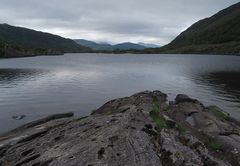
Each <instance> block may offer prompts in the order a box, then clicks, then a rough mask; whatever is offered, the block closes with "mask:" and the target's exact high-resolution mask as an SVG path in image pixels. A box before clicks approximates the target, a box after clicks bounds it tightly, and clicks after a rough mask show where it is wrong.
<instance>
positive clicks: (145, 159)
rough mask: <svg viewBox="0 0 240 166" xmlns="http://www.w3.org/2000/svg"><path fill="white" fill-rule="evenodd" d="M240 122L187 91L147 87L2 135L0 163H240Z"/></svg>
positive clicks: (35, 165)
mask: <svg viewBox="0 0 240 166" xmlns="http://www.w3.org/2000/svg"><path fill="white" fill-rule="evenodd" d="M239 131H240V127H239V123H238V122H236V121H235V120H234V119H232V118H231V117H230V116H229V115H228V114H227V113H224V112H223V111H222V110H220V109H219V108H217V107H215V106H212V107H205V106H204V105H203V104H202V103H200V102H199V101H197V100H194V99H191V98H189V97H188V96H186V95H178V96H177V97H176V101H175V102H171V105H168V104H167V95H166V94H164V93H162V92H160V91H153V92H151V91H145V92H141V93H138V94H135V95H133V96H130V97H125V98H120V99H116V100H112V101H109V102H108V103H106V104H104V105H103V106H102V107H100V108H99V109H97V110H96V111H94V112H93V113H92V114H91V115H90V116H88V117H82V118H75V117H73V116H72V114H71V113H66V114H60V115H53V116H50V117H47V118H44V119H41V120H38V121H35V122H32V123H29V124H26V125H24V126H22V127H19V128H17V129H15V130H13V131H10V132H8V133H5V134H2V135H0V166H5V165H6V166H12V165H13V166H14V165H15V166H25V165H26V166H40V165H44V166H47V165H49V166H50V165H56V166H66V165H67V166H76V165H84V166H85V165H86V166H97V165H104V166H105V165H111V166H112V165H113V166H114V165H116V166H117V165H118V166H125V165H130V166H134V165H136V166H148V165H149V166H152V165H160V166H161V165H163V166H169V165H176V166H178V165H189V166H190V165H196V166H201V165H202V166H215V165H233V166H237V165H240V157H239V156H240V155H239V152H240V134H239Z"/></svg>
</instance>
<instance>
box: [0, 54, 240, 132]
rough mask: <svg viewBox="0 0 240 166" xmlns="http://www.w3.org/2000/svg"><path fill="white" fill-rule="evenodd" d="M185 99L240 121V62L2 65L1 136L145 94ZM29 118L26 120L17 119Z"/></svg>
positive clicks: (102, 59)
mask: <svg viewBox="0 0 240 166" xmlns="http://www.w3.org/2000/svg"><path fill="white" fill-rule="evenodd" d="M156 89H157V90H161V91H162V92H164V93H166V94H168V96H169V100H173V99H174V97H175V96H176V94H179V93H184V94H188V95H190V96H191V97H194V98H197V99H199V100H201V101H202V102H203V103H205V104H207V105H213V104H214V105H217V106H219V107H221V108H223V109H224V110H225V111H227V112H229V113H230V114H231V115H232V116H234V117H235V118H237V119H239V120H240V57H236V56H217V55H216V56H209V55H110V54H109V55H104V54H67V55H64V56H52V57H51V56H42V57H31V58H19V59H1V60H0V132H3V131H6V130H9V129H12V128H14V127H16V126H19V125H21V124H23V123H26V122H29V121H32V120H35V119H38V118H41V117H44V116H47V115H49V114H54V113H61V112H70V111H73V112H75V114H77V115H80V116H81V115H88V114H89V113H90V112H91V111H92V110H94V109H96V108H97V107H99V106H101V105H102V104H104V103H105V102H106V101H108V100H110V99H113V98H118V97H124V96H128V95H131V94H133V93H135V92H139V91H143V90H156ZM15 115H26V117H25V118H24V119H22V120H14V119H13V118H12V116H15Z"/></svg>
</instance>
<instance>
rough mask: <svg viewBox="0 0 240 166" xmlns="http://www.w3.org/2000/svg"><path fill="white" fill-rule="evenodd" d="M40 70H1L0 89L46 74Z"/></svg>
mask: <svg viewBox="0 0 240 166" xmlns="http://www.w3.org/2000/svg"><path fill="white" fill-rule="evenodd" d="M46 73H47V71H45V70H40V69H0V87H11V86H13V85H14V86H16V85H18V84H21V83H24V82H25V81H27V80H34V79H36V78H37V77H39V76H42V75H44V74H46Z"/></svg>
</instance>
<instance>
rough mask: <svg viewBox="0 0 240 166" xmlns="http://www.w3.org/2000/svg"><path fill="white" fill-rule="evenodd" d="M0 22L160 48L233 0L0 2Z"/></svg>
mask: <svg viewBox="0 0 240 166" xmlns="http://www.w3.org/2000/svg"><path fill="white" fill-rule="evenodd" d="M0 1H1V5H0V21H1V22H5V23H9V24H13V25H19V26H24V27H28V28H34V29H37V30H42V31H48V32H50V33H56V34H59V35H63V36H65V37H69V38H86V39H90V40H96V41H110V42H115V43H117V42H123V41H131V42H153V43H157V44H161V45H162V44H166V43H167V42H169V41H171V40H172V39H173V38H174V37H175V36H176V35H177V34H179V33H180V32H181V31H182V30H184V29H185V28H187V27H188V26H190V25H191V24H192V23H194V22H195V21H197V20H199V19H202V18H205V17H208V16H210V15H212V14H214V13H216V12H217V11H219V10H221V9H223V8H225V7H227V6H229V5H231V4H234V3H236V2H238V1H237V0H227V1H226V0H204V1H193V0H168V1H165V0H121V1H119V0H101V1H100V0H68V1H64V0H41V1H39V0H0Z"/></svg>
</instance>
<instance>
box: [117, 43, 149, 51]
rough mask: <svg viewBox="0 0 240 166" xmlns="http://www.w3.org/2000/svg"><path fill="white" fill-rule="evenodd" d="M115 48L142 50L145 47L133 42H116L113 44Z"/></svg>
mask: <svg viewBox="0 0 240 166" xmlns="http://www.w3.org/2000/svg"><path fill="white" fill-rule="evenodd" d="M113 47H114V48H115V49H119V50H131V49H134V50H143V49H145V47H144V46H142V45H139V44H135V43H120V44H116V45H114V46H113Z"/></svg>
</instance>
